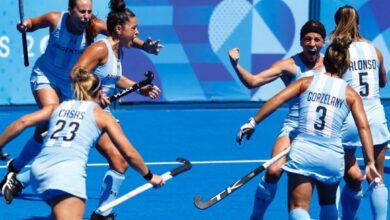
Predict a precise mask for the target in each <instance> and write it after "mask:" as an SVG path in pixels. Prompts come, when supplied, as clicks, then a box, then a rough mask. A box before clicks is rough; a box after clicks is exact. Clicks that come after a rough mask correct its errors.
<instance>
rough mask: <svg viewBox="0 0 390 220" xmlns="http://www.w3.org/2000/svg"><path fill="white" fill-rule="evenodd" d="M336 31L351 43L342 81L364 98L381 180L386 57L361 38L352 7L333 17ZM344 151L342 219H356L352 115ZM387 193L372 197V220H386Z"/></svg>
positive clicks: (382, 189) (357, 173) (379, 190)
mask: <svg viewBox="0 0 390 220" xmlns="http://www.w3.org/2000/svg"><path fill="white" fill-rule="evenodd" d="M334 20H335V23H336V27H335V29H334V30H333V32H332V34H331V40H332V39H334V38H340V37H343V38H345V37H348V38H350V39H352V41H353V42H352V44H351V45H350V46H349V53H350V57H351V64H350V66H349V68H347V70H346V71H347V72H346V73H345V74H344V75H343V77H342V78H343V79H344V80H345V81H346V82H347V83H348V84H349V85H350V86H351V87H352V88H353V89H354V90H355V91H356V92H357V93H358V94H359V95H360V96H361V98H362V100H363V105H364V110H365V112H366V114H367V118H368V123H369V125H370V129H371V132H372V137H373V140H374V147H373V150H374V156H375V157H374V160H375V166H376V169H377V170H378V172H379V174H380V175H381V176H383V175H384V163H385V156H386V148H387V143H388V141H389V139H390V134H389V130H388V127H387V120H386V116H385V112H384V109H383V105H382V103H381V99H380V93H379V88H383V87H385V85H386V82H387V76H386V70H385V67H384V65H383V56H382V53H381V52H380V50H379V49H377V48H375V47H374V45H373V44H372V43H370V42H369V41H367V40H366V39H364V38H363V37H362V35H361V34H360V30H359V14H358V12H357V11H356V9H355V8H353V7H351V6H343V7H340V8H339V9H338V10H337V12H336V13H335V15H334ZM342 136H343V146H344V149H345V153H346V154H345V164H346V170H345V178H344V180H345V182H346V185H345V186H344V187H343V189H342V193H341V206H342V219H355V217H356V212H357V210H358V207H359V204H360V199H356V196H355V195H357V194H359V193H360V191H361V188H362V186H361V185H362V184H361V183H362V181H363V178H362V172H361V170H360V168H359V165H358V163H357V161H356V158H355V151H356V147H361V146H362V143H361V142H360V140H359V133H358V130H357V129H356V126H355V124H354V122H353V117H352V115H349V117H348V118H347V120H346V123H345V125H344V127H343V129H342ZM387 201H388V190H387V188H386V186H385V184H384V182H383V179H382V182H381V183H380V185H379V186H378V187H376V188H374V190H373V192H372V194H371V195H370V203H371V209H372V214H373V218H374V219H376V220H382V219H383V220H384V219H387V204H388V203H387Z"/></svg>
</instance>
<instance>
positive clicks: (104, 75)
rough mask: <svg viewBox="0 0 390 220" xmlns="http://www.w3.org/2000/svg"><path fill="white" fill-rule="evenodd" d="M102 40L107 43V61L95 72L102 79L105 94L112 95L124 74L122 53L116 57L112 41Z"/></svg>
mask: <svg viewBox="0 0 390 220" xmlns="http://www.w3.org/2000/svg"><path fill="white" fill-rule="evenodd" d="M101 41H103V42H104V43H105V45H106V47H107V50H108V57H107V63H105V64H103V65H99V66H97V67H96V68H95V70H94V73H95V74H96V75H97V76H98V77H99V78H100V80H101V81H102V89H103V95H105V96H112V95H114V91H115V87H116V83H117V82H118V81H119V79H120V77H121V76H122V63H121V61H122V60H121V59H122V55H121V53H119V58H116V57H115V55H114V51H113V50H112V47H111V44H110V42H109V41H108V40H107V39H101Z"/></svg>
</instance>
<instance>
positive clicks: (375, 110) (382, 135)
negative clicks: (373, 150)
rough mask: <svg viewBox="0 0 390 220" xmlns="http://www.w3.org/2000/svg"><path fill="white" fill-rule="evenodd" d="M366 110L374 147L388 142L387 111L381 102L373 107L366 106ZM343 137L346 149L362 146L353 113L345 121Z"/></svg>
mask: <svg viewBox="0 0 390 220" xmlns="http://www.w3.org/2000/svg"><path fill="white" fill-rule="evenodd" d="M364 108H365V110H366V115H367V119H368V123H369V125H370V129H371V134H372V139H373V141H374V145H378V144H383V143H386V142H388V141H389V139H390V133H389V129H388V128H387V120H386V116H385V111H384V109H383V106H382V104H380V101H379V102H377V103H375V104H373V105H366V104H365V107H364ZM341 135H342V141H343V146H344V148H347V149H353V148H356V147H361V146H362V144H361V142H360V137H359V132H358V130H357V127H356V124H355V121H354V119H353V116H352V114H351V113H350V114H349V115H348V117H347V119H345V122H344V124H343V128H342V129H341Z"/></svg>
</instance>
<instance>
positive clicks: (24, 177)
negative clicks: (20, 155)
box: [16, 169, 31, 188]
mask: <svg viewBox="0 0 390 220" xmlns="http://www.w3.org/2000/svg"><path fill="white" fill-rule="evenodd" d="M30 175H31V170H30V169H28V170H26V171H24V172H22V173H18V174H16V179H17V180H19V182H20V183H21V184H22V185H23V188H26V187H27V186H29V185H30Z"/></svg>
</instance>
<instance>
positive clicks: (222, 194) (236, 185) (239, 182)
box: [194, 148, 290, 210]
mask: <svg viewBox="0 0 390 220" xmlns="http://www.w3.org/2000/svg"><path fill="white" fill-rule="evenodd" d="M288 152H290V148H287V149H286V150H284V151H282V152H280V153H279V154H278V155H276V156H275V157H273V158H271V159H270V160H268V161H267V162H265V163H263V164H262V165H261V166H259V167H257V168H256V169H254V170H253V171H251V172H250V173H248V174H247V175H245V176H243V177H242V178H241V179H239V180H237V181H236V182H235V183H233V184H231V185H230V186H229V187H227V188H226V189H224V190H223V191H222V192H220V193H218V194H217V195H215V196H214V197H213V198H211V199H209V200H207V201H205V202H202V196H201V195H199V194H198V195H196V196H195V198H194V204H195V206H196V207H197V208H198V209H202V210H203V209H207V208H209V207H211V206H213V205H214V204H216V203H217V202H219V201H221V200H222V199H224V198H225V197H227V196H228V195H230V194H232V193H233V192H234V191H236V190H237V189H239V188H241V187H242V186H243V185H245V184H246V183H247V182H249V181H250V180H251V179H253V178H254V177H255V176H257V175H258V174H259V173H261V172H262V171H264V170H266V169H267V168H268V167H269V166H271V165H272V164H274V163H275V162H276V161H278V160H280V159H281V158H283V157H284V156H286V155H287V154H288Z"/></svg>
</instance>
